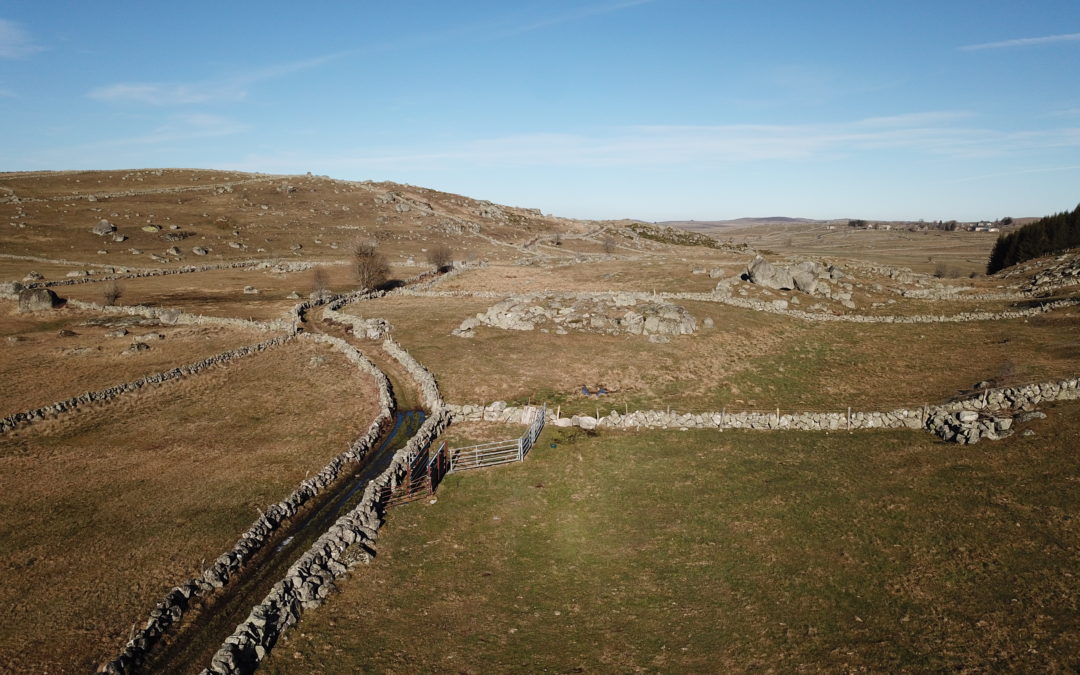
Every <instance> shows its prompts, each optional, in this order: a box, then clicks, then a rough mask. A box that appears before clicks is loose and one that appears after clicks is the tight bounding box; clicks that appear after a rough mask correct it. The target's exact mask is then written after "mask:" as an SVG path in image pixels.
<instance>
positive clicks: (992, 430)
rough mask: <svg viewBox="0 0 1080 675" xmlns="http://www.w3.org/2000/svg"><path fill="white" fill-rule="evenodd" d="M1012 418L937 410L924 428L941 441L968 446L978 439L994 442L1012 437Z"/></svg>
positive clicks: (968, 411)
mask: <svg viewBox="0 0 1080 675" xmlns="http://www.w3.org/2000/svg"><path fill="white" fill-rule="evenodd" d="M1012 423H1013V420H1012V417H1006V416H996V415H987V416H983V415H980V414H979V413H977V412H975V411H974V410H961V411H960V412H956V413H948V412H945V411H944V410H941V409H937V410H935V412H934V414H933V415H932V416H931V417H930V418H929V419H928V420H927V421H926V428H927V429H928V430H929V431H930V432H932V433H934V434H936V435H937V436H939V437H940V438H941V439H942V440H944V441H948V442H952V443H960V444H962V445H963V444H970V443H978V442H979V440H980V439H984V438H985V439H987V440H991V441H996V440H999V439H1002V438H1005V437H1006V436H1010V435H1012V431H1010V429H1011V428H1012Z"/></svg>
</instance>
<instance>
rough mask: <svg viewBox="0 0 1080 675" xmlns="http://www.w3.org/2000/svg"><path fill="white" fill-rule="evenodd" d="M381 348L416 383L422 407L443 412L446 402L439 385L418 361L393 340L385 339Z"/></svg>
mask: <svg viewBox="0 0 1080 675" xmlns="http://www.w3.org/2000/svg"><path fill="white" fill-rule="evenodd" d="M382 346H383V349H384V350H385V351H386V353H387V354H389V355H390V356H391V357H392V358H393V359H394V360H395V361H397V362H398V363H400V364H401V365H402V366H403V367H404V368H405V371H406V372H407V373H408V374H409V377H411V378H412V379H413V382H415V383H416V385H417V387H418V388H419V389H420V394H421V396H422V397H423V399H424V406H426V407H427V409H428V410H430V411H432V412H434V411H440V412H441V411H443V410H444V409H445V408H446V402H445V401H443V398H442V394H440V393H439V385H438V383H437V382H436V381H435V376H434V375H432V374H431V371H429V370H428V369H427V368H425V367H424V366H422V365H421V364H420V362H419V361H417V360H416V359H415V358H413V356H412V354H409V352H407V351H405V348H404V347H402V346H401V345H399V344H398V343H397V342H395V341H394V339H393V338H389V337H388V338H386V340H384V341H383V345H382Z"/></svg>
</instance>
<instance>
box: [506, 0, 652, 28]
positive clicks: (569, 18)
mask: <svg viewBox="0 0 1080 675" xmlns="http://www.w3.org/2000/svg"><path fill="white" fill-rule="evenodd" d="M655 1H656V0H625V1H624V2H612V3H606V4H599V5H588V6H585V7H579V8H578V9H575V10H571V11H569V12H563V13H562V14H555V15H552V16H548V17H544V18H540V19H535V20H533V21H529V22H524V23H521V24H518V25H516V26H512V27H509V28H506V29H504V30H502V31H498V33H497V34H498V36H499V37H511V36H514V35H521V34H522V33H530V32H532V31H536V30H541V29H544V28H550V27H552V26H557V25H559V24H564V23H571V22H573V21H580V20H582V19H587V18H590V17H593V16H601V15H603V14H612V13H614V12H619V11H622V10H624V9H630V8H632V7H639V6H641V5H647V4H650V3H652V2H655Z"/></svg>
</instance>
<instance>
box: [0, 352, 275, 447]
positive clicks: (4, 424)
mask: <svg viewBox="0 0 1080 675" xmlns="http://www.w3.org/2000/svg"><path fill="white" fill-rule="evenodd" d="M291 339H293V336H292V335H283V336H280V337H275V338H271V339H270V340H266V341H264V342H259V343H258V344H253V345H248V346H245V347H240V348H238V349H233V350H230V351H227V352H222V353H221V354H215V355H214V356H211V357H208V358H205V359H203V360H201V361H196V362H195V363H190V364H188V365H186V366H180V367H178V368H173V369H172V370H166V371H164V372H160V373H154V374H152V375H145V376H143V377H140V378H138V379H136V380H132V381H131V382H124V383H123V384H116V385H113V386H111V387H106V388H104V389H98V390H97V391H88V392H86V393H85V394H80V395H78V396H73V397H71V398H68V399H64V400H63V401H57V402H55V403H50V404H49V405H45V406H41V407H40V408H34V409H33V410H27V411H25V412H19V413H15V414H14V415H9V416H7V417H5V418H3V419H0V433H4V432H7V431H10V430H12V429H15V428H16V427H19V426H22V425H24V424H30V423H32V422H36V421H39V420H43V419H46V418H48V417H53V416H55V415H59V414H61V413H65V412H70V411H72V410H75V409H76V408H79V407H80V406H84V405H87V404H90V403H101V402H105V401H110V400H112V399H114V398H116V397H117V396H120V395H123V394H129V393H132V392H135V391H138V390H139V389H142V388H143V387H146V386H148V385H151V384H161V383H162V382H168V381H170V380H175V379H177V378H179V377H182V376H184V375H194V374H196V373H199V372H201V371H203V370H206V369H207V368H210V367H212V366H217V365H222V364H225V363H229V362H230V361H235V360H237V359H241V358H243V357H245V356H251V355H252V354H258V353H260V352H263V351H265V350H267V349H270V348H271V347H276V346H277V345H281V344H284V343H286V342H288V341H289V340H291Z"/></svg>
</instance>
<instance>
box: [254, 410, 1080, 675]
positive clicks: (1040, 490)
mask: <svg viewBox="0 0 1080 675" xmlns="http://www.w3.org/2000/svg"><path fill="white" fill-rule="evenodd" d="M1046 410H1047V412H1048V413H1049V415H1050V417H1049V419H1047V420H1042V421H1039V422H1037V423H1035V424H1034V426H1033V427H1032V428H1033V429H1034V430H1035V431H1036V435H1034V436H1031V437H1023V436H1019V435H1017V436H1013V437H1011V438H1009V439H1007V440H1005V441H1002V442H998V443H982V444H979V445H976V446H965V447H956V446H948V445H945V444H942V443H939V442H936V441H935V440H933V439H932V438H931V437H929V436H927V435H925V434H922V433H919V432H876V433H870V432H865V433H857V434H845V433H840V434H832V435H827V434H799V433H787V432H778V433H751V432H744V433H736V432H731V431H728V432H723V433H718V432H683V433H680V432H650V433H642V434H633V435H630V434H614V433H606V434H601V435H599V436H594V437H590V436H587V435H584V434H583V433H581V432H577V433H576V434H575V433H574V432H567V431H560V433H553V432H551V431H548V432H545V435H544V437H543V438H542V442H541V443H540V444H539V445H538V447H537V449H536V450H535V451H534V453H533V454H532V455H530V457H529V459H528V461H526V462H525V463H524V464H520V465H510V466H506V467H502V468H498V469H492V470H486V471H478V472H470V473H464V474H456V475H452V476H450V477H449V478H448V479H447V480H446V482H445V483H444V484H443V487H442V488H441V490H440V493H439V499H438V501H437V503H436V504H434V505H431V504H428V503H426V502H419V503H414V504H411V505H409V506H405V507H401V508H398V509H395V510H393V511H392V512H391V515H390V519H389V521H388V523H387V526H386V527H385V528H384V530H383V535H382V537H381V538H380V541H379V557H378V558H377V559H376V560H375V562H374V563H372V565H371V566H370V567H367V568H359V569H358V570H357V571H356V572H355V573H354V574H353V575H352V577H350V578H349V579H348V580H347V581H345V582H344V583H343V584H342V585H341V592H340V594H338V595H336V596H334V597H332V598H331V600H330V602H329V603H328V604H327V605H325V606H324V607H322V608H320V609H318V610H315V611H312V612H310V613H308V614H307V615H306V616H305V618H304V622H303V624H302V625H301V626H300V627H298V628H297V629H295V630H294V631H292V632H291V633H289V634H288V635H287V637H286V638H285V640H284V641H283V642H282V643H280V644H279V645H278V647H277V648H276V649H275V651H274V652H273V654H272V656H271V658H270V660H269V661H268V664H267V665H266V666H265V670H266V672H268V673H282V674H284V673H298V672H304V673H352V672H383V673H415V672H459V673H488V672H672V673H677V672H703V673H705V672H726V671H764V672H796V671H798V672H820V671H826V672H836V671H845V672H850V671H860V672H925V671H946V670H959V671H966V672H985V671H1010V672H1063V671H1072V670H1075V669H1076V668H1077V667H1078V666H1080V660H1078V658H1077V656H1076V655H1077V654H1078V653H1080V592H1078V590H1077V588H1078V587H1077V584H1076V578H1075V575H1076V574H1078V570H1080V530H1077V527H1076V522H1075V513H1076V510H1077V508H1078V506H1080V488H1078V485H1080V457H1078V456H1077V454H1076V452H1075V448H1076V447H1077V445H1078V444H1080V405H1077V404H1075V403H1074V404H1068V405H1056V406H1048V407H1047V408H1046ZM551 443H555V444H556V447H554V448H552V447H549V446H550V444H551Z"/></svg>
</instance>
